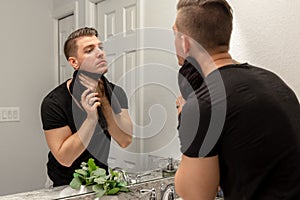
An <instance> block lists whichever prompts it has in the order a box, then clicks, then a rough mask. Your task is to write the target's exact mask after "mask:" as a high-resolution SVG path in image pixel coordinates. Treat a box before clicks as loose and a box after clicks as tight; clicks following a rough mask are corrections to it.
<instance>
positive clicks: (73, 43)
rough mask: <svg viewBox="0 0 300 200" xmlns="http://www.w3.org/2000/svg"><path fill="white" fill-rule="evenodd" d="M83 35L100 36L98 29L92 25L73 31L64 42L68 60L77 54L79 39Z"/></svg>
mask: <svg viewBox="0 0 300 200" xmlns="http://www.w3.org/2000/svg"><path fill="white" fill-rule="evenodd" d="M83 36H89V37H91V36H96V37H98V31H97V30H96V29H95V28H92V27H84V28H80V29H77V30H76V31H74V32H72V33H71V34H70V35H69V37H68V38H67V40H66V41H65V44H64V53H65V56H66V59H67V60H68V58H69V57H71V56H76V55H77V50H78V47H77V39H78V38H80V37H83Z"/></svg>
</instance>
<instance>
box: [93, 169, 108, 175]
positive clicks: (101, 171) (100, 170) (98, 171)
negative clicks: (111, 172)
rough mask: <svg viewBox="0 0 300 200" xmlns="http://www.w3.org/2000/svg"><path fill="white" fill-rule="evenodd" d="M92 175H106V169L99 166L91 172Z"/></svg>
mask: <svg viewBox="0 0 300 200" xmlns="http://www.w3.org/2000/svg"><path fill="white" fill-rule="evenodd" d="M91 176H97V177H98V176H106V170H105V169H102V168H97V169H95V170H94V171H92V172H91Z"/></svg>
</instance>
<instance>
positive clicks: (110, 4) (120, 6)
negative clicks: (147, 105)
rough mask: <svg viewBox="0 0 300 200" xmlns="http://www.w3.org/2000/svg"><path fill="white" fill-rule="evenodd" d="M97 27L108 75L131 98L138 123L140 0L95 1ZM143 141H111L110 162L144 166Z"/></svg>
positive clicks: (132, 167)
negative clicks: (121, 143)
mask: <svg viewBox="0 0 300 200" xmlns="http://www.w3.org/2000/svg"><path fill="white" fill-rule="evenodd" d="M96 10H97V14H96V16H97V20H96V22H97V30H98V31H99V34H100V40H101V39H102V40H103V42H104V48H105V51H106V54H107V61H108V63H109V69H108V73H107V77H108V78H109V79H110V80H111V81H112V82H113V83H115V84H117V85H119V86H121V87H122V88H123V89H124V90H125V92H126V94H127V96H128V101H129V113H130V116H131V119H132V121H133V123H134V131H133V132H134V135H135V132H136V125H137V124H139V119H140V117H139V110H140V109H141V108H138V106H140V103H139V96H140V95H139V94H138V90H136V85H137V83H138V77H140V76H139V74H138V73H137V71H138V70H137V65H138V63H137V60H138V58H137V56H138V55H137V34H136V28H137V0H122V1H120V0H105V1H101V2H100V3H98V4H97V5H96ZM139 152H142V151H141V142H140V140H139V139H137V138H136V137H134V138H133V142H132V144H131V145H130V146H129V147H128V148H126V149H122V148H120V147H119V146H118V145H117V144H116V143H115V142H112V147H111V152H110V155H109V165H110V166H111V167H114V166H122V167H124V168H126V169H128V170H129V171H136V170H141V166H142V165H141V164H140V162H141V156H140V155H141V154H140V153H139Z"/></svg>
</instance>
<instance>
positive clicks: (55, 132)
mask: <svg viewBox="0 0 300 200" xmlns="http://www.w3.org/2000/svg"><path fill="white" fill-rule="evenodd" d="M44 133H45V137H46V141H47V144H48V146H49V148H50V151H51V152H52V153H53V154H54V156H55V155H56V154H57V153H58V151H59V149H60V148H61V146H62V145H63V143H64V141H66V139H67V138H68V137H70V136H71V135H72V131H71V129H70V127H69V126H64V127H60V128H55V129H50V130H45V131H44Z"/></svg>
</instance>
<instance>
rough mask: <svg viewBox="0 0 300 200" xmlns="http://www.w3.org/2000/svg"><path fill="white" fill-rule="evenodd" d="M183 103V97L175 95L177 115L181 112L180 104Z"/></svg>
mask: <svg viewBox="0 0 300 200" xmlns="http://www.w3.org/2000/svg"><path fill="white" fill-rule="evenodd" d="M184 104H185V100H184V98H183V97H182V96H181V95H180V96H179V97H177V99H176V108H177V113H178V115H179V114H180V113H181V110H182V106H183V105H184Z"/></svg>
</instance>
